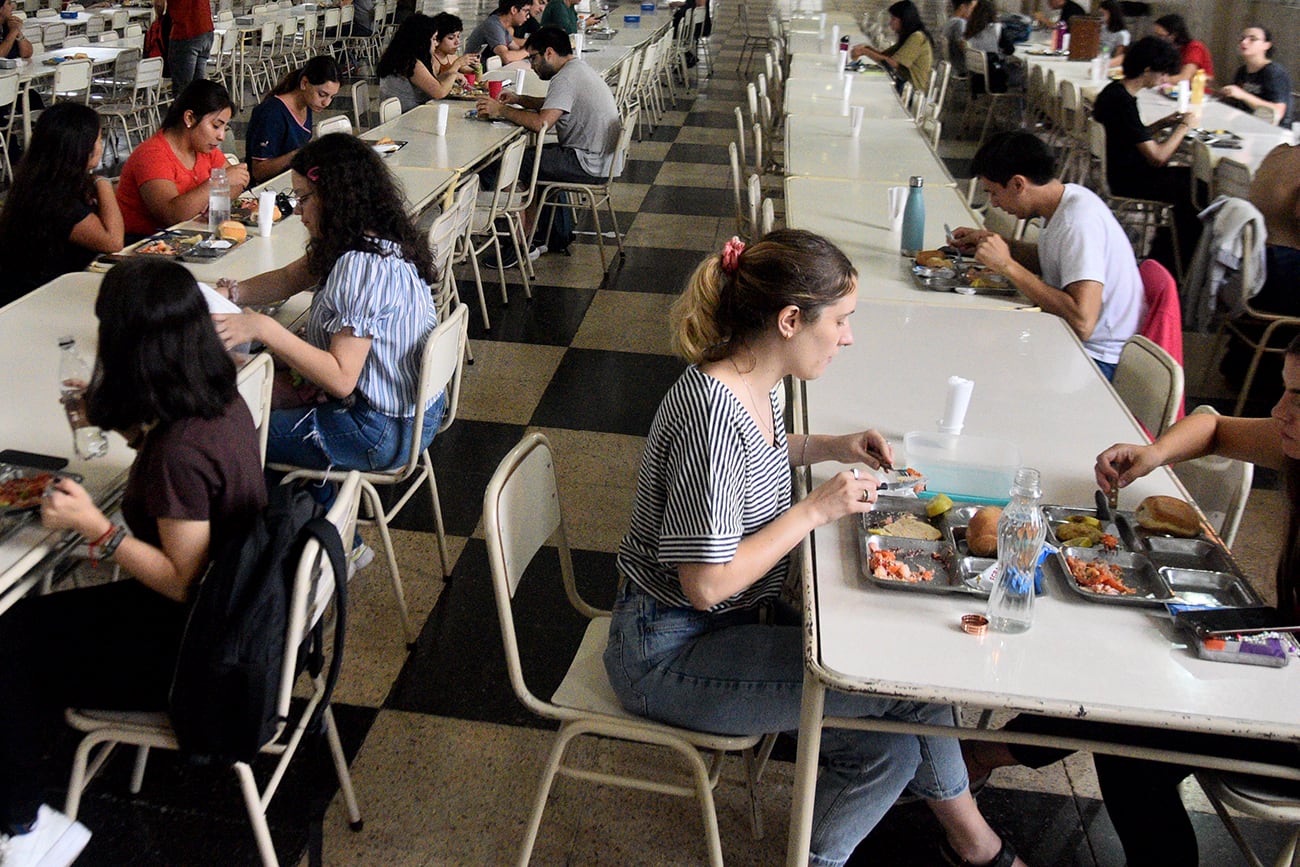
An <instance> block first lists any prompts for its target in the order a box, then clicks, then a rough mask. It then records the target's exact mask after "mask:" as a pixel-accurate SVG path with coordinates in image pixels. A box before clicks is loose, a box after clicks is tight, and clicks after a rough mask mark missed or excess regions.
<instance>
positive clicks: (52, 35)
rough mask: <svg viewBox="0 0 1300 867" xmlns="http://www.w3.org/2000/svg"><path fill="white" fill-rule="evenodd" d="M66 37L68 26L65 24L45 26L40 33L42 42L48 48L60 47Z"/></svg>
mask: <svg viewBox="0 0 1300 867" xmlns="http://www.w3.org/2000/svg"><path fill="white" fill-rule="evenodd" d="M67 37H68V25H66V24H61V23H60V24H46V25H45V29H44V30H43V31H42V41H43V42H44V43H45V44H46V45H47V46H49V47H50V48H54V47H56V46H59V45H62V44H63V40H64V39H66V38H67Z"/></svg>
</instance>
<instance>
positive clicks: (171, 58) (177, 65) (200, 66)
mask: <svg viewBox="0 0 1300 867" xmlns="http://www.w3.org/2000/svg"><path fill="white" fill-rule="evenodd" d="M211 53H212V31H211V30H209V31H208V32H207V33H203V34H200V35H199V36H195V37H194V38H193V39H173V40H171V42H169V43H168V45H167V65H168V67H170V69H171V74H172V93H174V94H176V95H177V96H180V95H181V94H182V93H183V92H184V91H185V88H187V87H189V85H190V82H191V81H194V80H195V79H196V78H207V70H208V55H209V54H211ZM237 97H238V95H237V94H236V98H237Z"/></svg>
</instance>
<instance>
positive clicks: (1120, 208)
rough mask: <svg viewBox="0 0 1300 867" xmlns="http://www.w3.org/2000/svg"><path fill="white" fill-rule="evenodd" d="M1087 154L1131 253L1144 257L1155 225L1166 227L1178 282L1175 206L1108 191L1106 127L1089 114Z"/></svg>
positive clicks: (1180, 272) (1179, 261) (1179, 264)
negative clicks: (1130, 246) (1128, 240)
mask: <svg viewBox="0 0 1300 867" xmlns="http://www.w3.org/2000/svg"><path fill="white" fill-rule="evenodd" d="M1087 127H1088V154H1089V156H1090V158H1091V160H1092V165H1093V167H1094V169H1095V172H1094V178H1093V180H1094V185H1095V189H1096V190H1097V193H1098V195H1100V196H1101V197H1102V198H1103V199H1105V200H1106V204H1108V205H1110V209H1111V210H1112V211H1114V212H1115V217H1116V219H1118V220H1119V222H1120V225H1122V226H1124V227H1125V228H1126V229H1127V230H1128V232H1129V237H1130V240H1131V241H1133V253H1134V255H1136V256H1137V257H1138V258H1139V259H1145V258H1147V255H1148V253H1149V252H1150V246H1151V240H1152V239H1153V238H1154V237H1155V232H1156V230H1157V229H1160V228H1165V229H1168V230H1169V236H1170V240H1171V242H1172V244H1173V248H1174V270H1175V272H1176V273H1175V274H1174V276H1175V277H1177V278H1178V280H1179V281H1180V282H1181V281H1182V277H1183V265H1182V262H1183V255H1182V252H1181V250H1182V248H1181V245H1180V244H1179V239H1178V227H1177V226H1176V225H1175V223H1174V206H1173V205H1171V204H1169V203H1168V202H1162V201H1159V200H1157V199H1135V198H1132V197H1129V196H1117V195H1115V194H1113V193H1112V192H1111V191H1110V180H1109V167H1108V166H1107V163H1106V127H1104V126H1102V125H1101V123H1100V122H1098V121H1097V120H1095V119H1094V118H1091V117H1090V118H1088V120H1087Z"/></svg>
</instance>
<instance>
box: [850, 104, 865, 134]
mask: <svg viewBox="0 0 1300 867" xmlns="http://www.w3.org/2000/svg"><path fill="white" fill-rule="evenodd" d="M866 114H867V109H866V107H865V106H861V105H851V106H849V132H850V133H851V134H852V135H853V136H854V137H855V138H856V137H857V136H858V135H859V134H860V133H861V132H862V118H864V117H865V116H866Z"/></svg>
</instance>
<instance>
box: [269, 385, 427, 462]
mask: <svg viewBox="0 0 1300 867" xmlns="http://www.w3.org/2000/svg"><path fill="white" fill-rule="evenodd" d="M446 407H447V395H446V394H445V393H444V394H441V395H439V396H438V399H437V400H435V401H434V402H433V403H432V404H431V405H430V406H429V409H428V410H427V411H426V412H425V414H424V435H423V436H422V437H421V438H420V439H421V442H420V447H421V448H422V449H423V448H428V447H429V443H431V442H433V436H434V434H436V433H437V432H438V426H439V425H440V424H442V416H443V412H444V411H445V410H446ZM270 424H271V427H270V430H269V432H268V434H267V440H266V460H267V463H274V464H289V465H291V466H295V467H303V468H304V469H309V470H328V469H334V470H364V471H370V470H389V469H392V468H393V467H397V466H401V465H402V464H404V463H405V462H406V456H407V455H408V454H410V451H411V434H412V433H413V432H414V429H415V420H414V419H413V418H393V417H392V416H390V415H384V414H383V413H382V412H379V411H378V410H376V409H374V408H372V407H371V406H370V404H369V403H367V402H366V400H365V398H363V397H361V396H360V395H359V394H358V395H354V400H353V402H352V405H351V406H347V405H345V404H344V402H342V401H337V400H332V401H328V402H326V403H322V404H317V405H315V406H310V407H297V408H294V409H277V410H275V411H273V412H272V413H271V423H270Z"/></svg>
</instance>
